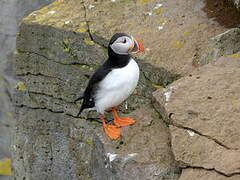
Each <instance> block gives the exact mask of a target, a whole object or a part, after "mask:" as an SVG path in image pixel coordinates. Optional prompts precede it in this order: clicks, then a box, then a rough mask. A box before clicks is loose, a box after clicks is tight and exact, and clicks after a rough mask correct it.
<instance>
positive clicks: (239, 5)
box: [231, 0, 240, 9]
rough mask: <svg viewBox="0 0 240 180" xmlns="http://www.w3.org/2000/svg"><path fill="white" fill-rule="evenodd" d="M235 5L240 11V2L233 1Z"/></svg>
mask: <svg viewBox="0 0 240 180" xmlns="http://www.w3.org/2000/svg"><path fill="white" fill-rule="evenodd" d="M231 1H232V2H233V4H234V5H235V6H236V7H237V8H238V9H239V8H240V1H239V0H231Z"/></svg>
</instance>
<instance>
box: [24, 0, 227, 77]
mask: <svg viewBox="0 0 240 180" xmlns="http://www.w3.org/2000/svg"><path fill="white" fill-rule="evenodd" d="M160 6H161V7H160ZM202 7H203V5H202V4H201V3H197V2H194V1H188V0H184V1H183V2H182V3H179V2H176V1H173V0H171V1H166V2H163V3H159V2H158V1H156V0H152V1H149V0H146V1H142V0H138V1H137V2H136V3H135V2H133V1H122V0H116V1H114V2H113V1H101V2H100V1H94V0H89V1H73V0H70V1H56V2H54V3H52V4H51V5H49V6H47V7H45V8H43V9H41V10H39V11H36V12H33V13H31V14H30V15H29V16H28V17H27V18H25V22H26V23H29V24H42V25H47V26H51V27H57V28H61V29H65V30H70V31H75V32H79V33H81V34H88V33H89V34H90V39H89V37H86V39H85V40H86V41H85V42H87V43H88V44H94V43H96V44H99V45H104V46H105V47H106V46H107V44H108V39H110V38H111V36H112V34H114V33H115V32H126V33H128V34H131V35H133V36H134V37H136V38H140V40H142V41H143V44H144V46H145V49H146V52H145V53H144V54H142V55H140V56H138V57H139V58H140V59H144V60H145V61H146V62H148V63H150V64H151V65H154V66H157V67H162V68H165V69H167V70H169V71H171V72H172V73H174V74H181V75H183V74H186V73H187V72H190V71H191V70H193V69H194V68H195V67H194V66H193V64H195V61H199V57H200V55H201V54H202V52H203V50H204V49H205V48H206V46H207V42H208V39H209V38H210V37H214V36H216V35H217V34H219V33H223V32H224V31H225V28H223V27H221V26H220V25H219V24H217V23H213V22H212V20H210V19H208V18H207V17H206V16H205V15H204V13H203V12H202V10H201V9H202ZM109 9H111V11H109ZM51 13H53V14H51ZM125 17H126V18H125ZM202 33H204V36H199V34H202ZM149 34H151V35H149ZM46 44H47V43H46ZM93 61H94V59H93Z"/></svg>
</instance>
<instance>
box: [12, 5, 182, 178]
mask: <svg viewBox="0 0 240 180" xmlns="http://www.w3.org/2000/svg"><path fill="white" fill-rule="evenodd" d="M70 10H71V11H70ZM49 12H51V13H53V14H55V15H56V16H55V17H54V18H52V17H51V16H50V14H51V13H50V14H49ZM72 12H78V13H76V17H75V16H72ZM79 12H80V13H79ZM43 19H44V20H43ZM75 19H77V21H75ZM66 21H67V22H68V23H67V24H66ZM86 24H87V23H86V21H85V15H84V7H83V4H82V3H81V2H80V1H59V2H58V1H56V2H54V3H53V4H51V5H49V6H46V7H45V8H43V9H41V10H39V11H36V12H33V13H31V14H30V15H29V16H28V17H26V18H25V19H24V20H23V22H22V24H21V26H20V32H19V34H18V37H17V52H16V55H15V62H14V71H15V73H16V76H17V77H18V78H19V79H20V81H19V82H18V83H17V86H16V89H15V92H14V96H13V102H14V104H15V106H16V109H17V124H16V130H15V136H14V140H13V154H14V172H15V178H16V179H22V178H24V177H25V178H26V179H31V180H32V179H101V178H106V179H108V178H109V177H112V178H113V179H121V178H124V179H127V177H133V176H136V177H138V179H141V178H143V179H146V178H147V177H148V176H149V177H154V178H155V179H156V178H161V179H169V180H170V179H172V180H175V179H177V177H178V174H179V170H178V168H177V165H176V163H175V161H174V158H173V155H172V152H171V149H170V142H169V140H170V138H169V133H168V131H167V127H166V125H165V124H164V123H163V122H162V121H161V119H160V118H159V117H158V116H159V115H158V114H157V113H156V112H155V111H154V110H153V109H152V107H151V108H147V109H146V111H150V112H151V113H149V115H148V116H146V117H145V121H146V122H145V123H147V122H148V121H150V120H151V121H152V122H154V125H151V123H149V124H148V125H145V126H146V130H145V129H144V128H145V126H143V125H140V124H139V125H137V126H136V127H135V130H132V129H129V130H128V131H126V132H123V134H128V136H127V137H126V142H125V143H126V144H127V146H128V148H126V149H125V152H124V153H125V154H122V156H121V157H120V156H119V158H120V159H119V163H116V164H115V165H114V169H112V168H110V165H109V166H108V168H106V167H105V165H106V164H105V162H106V161H105V158H106V154H107V153H108V152H109V151H110V149H105V148H106V143H105V141H104V142H103V141H102V139H103V138H104V139H105V140H107V139H106V137H105V135H104V133H103V130H102V128H101V124H98V121H99V120H98V119H97V116H98V114H97V113H91V112H90V113H88V112H84V113H83V114H82V117H81V118H77V117H76V114H77V113H78V110H79V107H80V103H81V102H79V103H75V102H74V100H75V99H76V97H77V94H78V93H79V92H82V91H83V90H84V88H85V87H86V85H87V82H88V79H89V77H90V76H91V75H92V73H93V72H94V70H96V68H97V67H98V66H99V65H100V64H102V63H103V61H104V60H105V59H106V58H107V55H106V48H105V47H103V46H100V45H99V44H98V43H96V42H94V41H92V39H91V35H90V34H89V33H88V29H84V28H88V27H87V25H86ZM137 62H138V64H139V67H140V69H141V75H140V81H139V84H138V86H137V88H136V90H135V91H134V93H133V95H132V96H131V97H130V98H129V99H128V100H127V101H126V102H125V103H123V104H122V105H121V106H120V107H119V108H118V109H119V111H120V112H121V113H125V114H127V113H129V112H132V111H134V110H136V109H139V108H140V107H141V106H143V105H144V106H147V105H149V104H151V98H152V92H153V91H154V90H156V89H157V88H161V87H163V86H166V85H167V84H169V83H171V82H172V81H173V80H174V79H176V78H177V76H176V75H175V74H172V73H170V72H169V71H167V70H165V69H164V68H158V67H154V66H153V65H151V64H149V63H146V62H144V61H142V60H137ZM138 111H141V110H138ZM121 113H120V114H121ZM150 114H153V116H154V117H151V115H150ZM141 116H143V114H141ZM107 117H108V120H111V119H110V117H111V116H110V114H107ZM111 118H112V117H111ZM86 119H87V120H86ZM88 120H89V121H88ZM148 126H149V127H148ZM95 128H96V129H97V130H95ZM158 128H160V129H161V130H162V131H163V132H161V134H160V136H161V135H162V136H164V137H162V140H161V141H159V136H158V133H157V132H158V130H159V129H158ZM161 130H160V131H161ZM141 131H142V132H143V135H144V138H145V139H146V140H145V141H144V142H142V140H141V137H142V136H139V137H138V138H137V135H136V133H138V134H141V133H140V132H141ZM129 133H130V134H131V133H135V134H134V136H136V137H135V138H134V139H135V140H134V141H130V139H129V142H127V141H128V140H127V139H128V137H131V135H130V134H129ZM153 135H154V136H153ZM72 136H73V137H72ZM150 140H151V141H150ZM165 140H166V142H165ZM135 141H136V142H135ZM146 141H149V146H148V145H147V146H145V144H144V143H145V142H146ZM26 142H27V143H26ZM138 142H139V143H138ZM116 143H119V141H116V142H111V141H109V140H108V145H112V148H115V145H116ZM131 149H132V150H134V152H133V153H138V154H139V158H140V157H141V159H142V160H141V161H138V160H134V161H133V159H131V158H130V159H131V162H130V160H129V162H127V163H126V167H125V164H124V163H125V160H124V159H125V158H126V157H127V156H128V155H129V154H131V153H132V151H130V150H131ZM141 149H142V151H143V152H142V153H141V152H140V150H141ZM137 150H138V151H137ZM128 151H129V152H128ZM145 152H146V153H147V154H145ZM119 153H120V151H119ZM145 155H147V157H145ZM158 158H159V159H158ZM132 161H133V163H132ZM135 165H136V166H135ZM123 166H124V167H123ZM130 170H133V171H134V173H135V174H132V173H131V171H130ZM113 171H114V172H113ZM116 172H118V173H116ZM121 173H123V174H124V175H123V176H121V175H120V174H121ZM154 174H155V175H154Z"/></svg>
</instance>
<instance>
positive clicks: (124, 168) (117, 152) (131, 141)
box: [92, 106, 180, 180]
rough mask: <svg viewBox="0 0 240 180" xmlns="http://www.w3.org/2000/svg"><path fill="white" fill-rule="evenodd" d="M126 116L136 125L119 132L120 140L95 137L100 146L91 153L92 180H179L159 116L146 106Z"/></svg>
mask: <svg viewBox="0 0 240 180" xmlns="http://www.w3.org/2000/svg"><path fill="white" fill-rule="evenodd" d="M129 116H130V117H133V118H136V119H137V123H136V124H134V125H133V126H130V127H124V128H122V136H121V138H120V139H119V140H117V141H114V142H112V141H110V140H109V139H108V138H106V136H105V135H103V134H102V131H101V130H100V131H98V133H97V135H96V136H95V139H94V143H95V144H102V145H101V146H100V145H99V146H98V145H97V146H95V149H94V150H93V154H92V165H93V177H94V178H93V179H123V180H127V179H149V180H150V179H151V180H152V179H166V180H168V179H169V180H174V179H178V175H179V173H180V169H178V168H177V166H176V163H175V160H174V157H173V154H172V152H171V147H170V136H169V135H170V134H169V130H168V128H167V126H166V124H165V123H164V122H163V121H162V119H161V118H159V114H158V113H156V112H155V111H154V110H153V109H152V108H151V107H150V106H146V107H144V108H141V109H138V110H136V111H134V112H133V113H131V114H130V115H129ZM159 137H160V138H159ZM103 162H105V163H103Z"/></svg>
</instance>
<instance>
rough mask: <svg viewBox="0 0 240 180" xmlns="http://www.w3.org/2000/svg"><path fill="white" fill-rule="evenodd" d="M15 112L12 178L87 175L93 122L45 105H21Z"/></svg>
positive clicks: (87, 177)
mask: <svg viewBox="0 0 240 180" xmlns="http://www.w3.org/2000/svg"><path fill="white" fill-rule="evenodd" d="M17 115H18V116H17V117H18V119H17V127H16V130H15V138H14V145H13V152H14V154H13V160H14V166H13V167H14V176H15V178H16V179H89V173H88V172H89V170H90V165H89V163H90V157H91V153H90V152H91V150H92V144H91V142H92V138H93V137H92V136H93V131H94V124H92V123H90V122H88V121H85V120H80V119H79V118H78V119H76V118H73V117H70V116H67V115H63V114H61V113H53V112H51V111H49V110H46V109H45V110H44V109H35V110H31V109H30V108H26V107H24V108H20V109H18V114H17ZM86 152H88V153H86Z"/></svg>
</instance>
